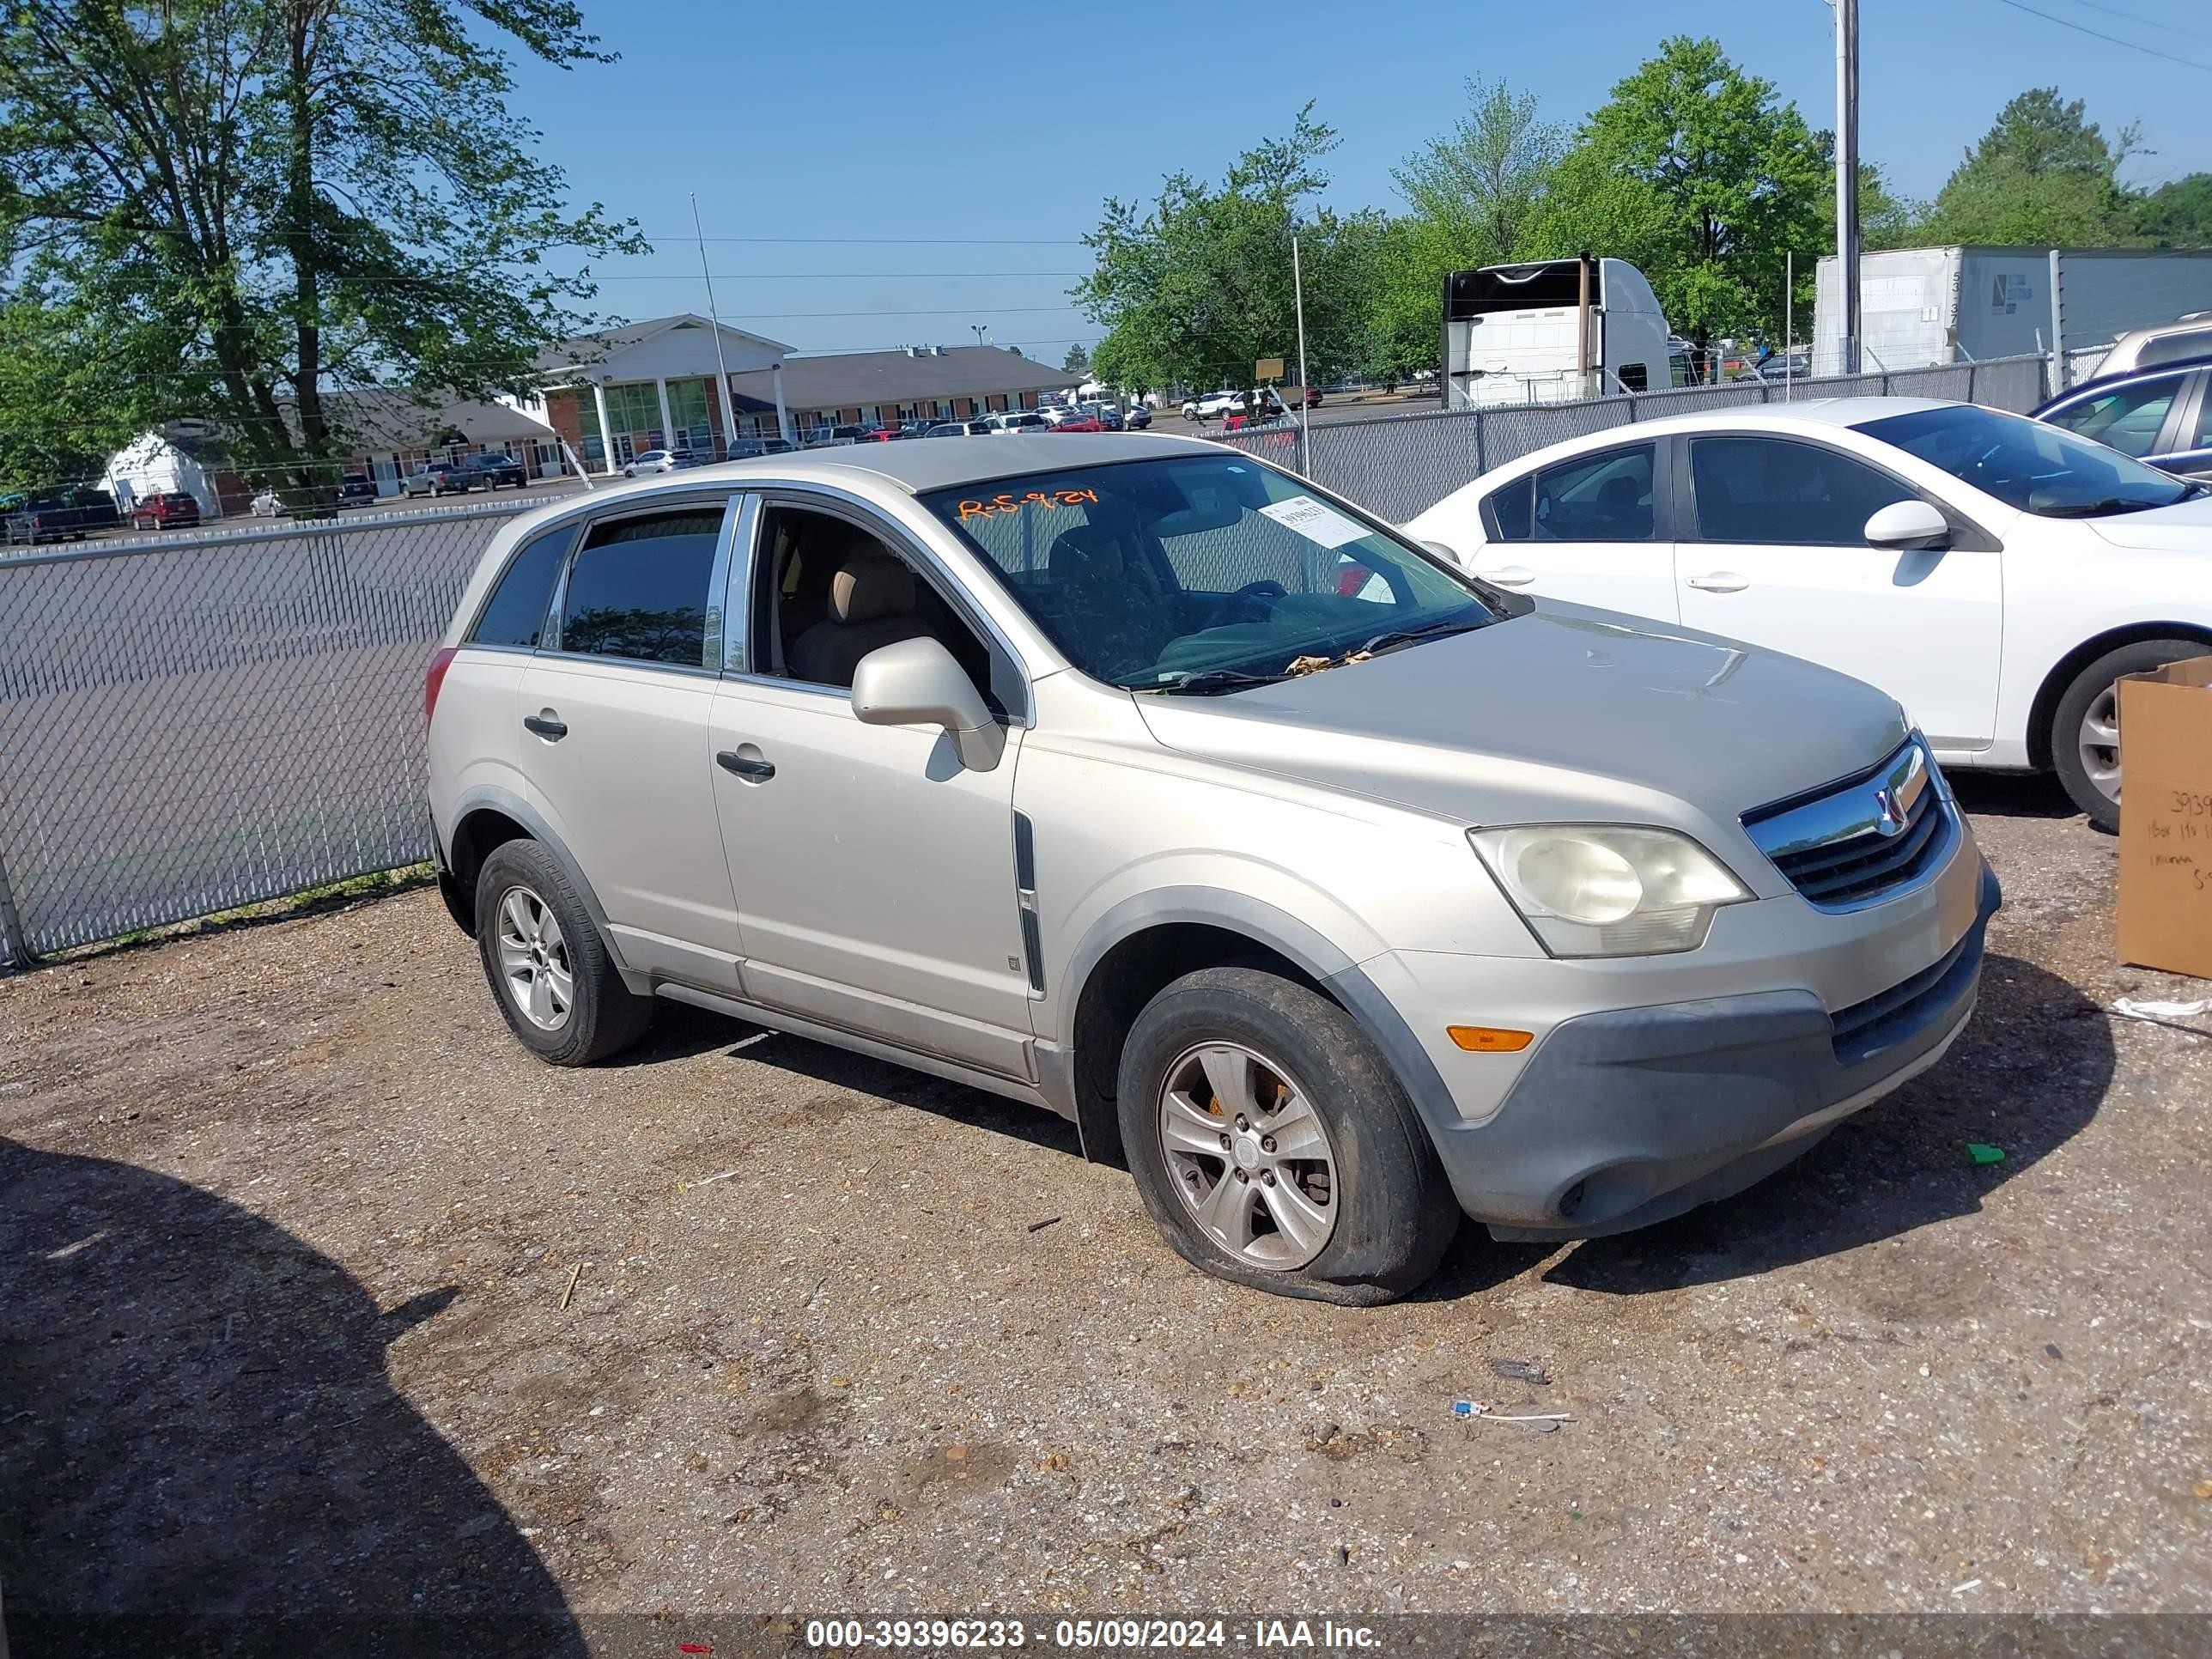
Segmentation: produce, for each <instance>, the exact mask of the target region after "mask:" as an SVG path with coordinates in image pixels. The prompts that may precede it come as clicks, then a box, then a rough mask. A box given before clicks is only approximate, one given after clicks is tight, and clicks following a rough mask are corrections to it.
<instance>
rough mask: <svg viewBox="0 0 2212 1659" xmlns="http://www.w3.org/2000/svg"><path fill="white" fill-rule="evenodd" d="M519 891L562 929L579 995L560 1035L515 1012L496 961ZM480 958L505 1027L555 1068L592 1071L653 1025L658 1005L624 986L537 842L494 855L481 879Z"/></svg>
mask: <svg viewBox="0 0 2212 1659" xmlns="http://www.w3.org/2000/svg"><path fill="white" fill-rule="evenodd" d="M517 888H527V889H529V890H530V891H531V892H532V893H534V894H536V895H538V897H539V898H540V899H542V900H543V901H544V905H545V908H547V909H548V910H550V911H551V912H552V914H553V916H554V918H555V920H556V921H558V922H559V924H560V928H561V936H562V941H563V943H564V945H566V947H567V951H568V967H569V977H570V981H571V983H572V984H573V986H574V994H573V997H572V1000H571V1002H570V1004H569V1009H568V1018H567V1020H566V1021H565V1023H563V1024H562V1026H561V1028H560V1029H559V1030H553V1031H549V1030H543V1029H541V1028H540V1027H538V1026H537V1025H535V1024H532V1022H531V1021H530V1019H529V1018H527V1017H526V1015H525V1014H524V1013H523V1012H522V1011H521V1010H520V1008H519V1007H517V1006H515V1002H514V999H513V993H512V992H511V991H510V990H509V988H508V987H507V980H506V977H505V975H502V974H501V971H500V966H499V958H498V949H499V946H498V939H499V917H500V906H501V903H502V902H504V901H505V899H506V898H507V895H508V894H509V893H510V892H513V890H515V889H517ZM477 958H478V960H479V961H481V962H482V963H483V970H484V978H485V980H486V981H489V984H490V986H491V994H492V997H493V999H494V1000H495V1001H496V1002H497V1003H498V1004H499V1012H500V1013H501V1015H502V1016H503V1017H504V1018H506V1020H507V1030H510V1031H512V1032H513V1033H514V1035H515V1038H516V1040H517V1041H518V1042H520V1043H521V1044H522V1046H523V1047H524V1048H527V1049H529V1050H530V1051H531V1053H532V1054H536V1055H537V1056H538V1059H540V1060H544V1061H546V1062H547V1063H548V1064H550V1065H554V1066H589V1065H592V1064H593V1063H594V1062H596V1061H599V1060H605V1059H606V1058H607V1057H608V1056H610V1055H611V1054H620V1053H621V1052H622V1051H623V1049H625V1048H629V1047H630V1046H631V1045H632V1044H633V1043H635V1042H636V1041H637V1040H638V1039H639V1038H640V1037H641V1036H644V1035H645V1032H646V1028H647V1026H649V1025H651V1024H652V1023H653V999H652V998H650V997H641V996H638V995H636V994H635V993H633V992H632V991H631V990H630V988H629V987H628V986H626V985H624V984H623V981H622V975H621V974H619V973H618V972H617V971H616V969H615V965H614V963H613V962H612V961H611V960H610V959H609V957H608V956H607V947H606V941H605V939H602V938H600V936H599V928H598V927H597V926H596V925H594V924H593V922H592V916H591V912H590V911H588V910H586V908H584V903H583V901H582V900H581V899H580V898H579V897H578V896H577V894H576V890H575V889H574V887H573V886H571V885H570V884H569V881H568V875H567V874H566V872H563V871H562V868H561V861H560V860H558V859H556V858H555V857H554V856H553V855H552V854H550V853H549V852H548V851H546V849H545V848H544V845H543V844H542V843H540V842H534V841H510V842H503V843H501V845H500V846H498V847H495V848H493V849H492V853H491V856H490V857H489V858H487V859H486V860H484V861H483V868H482V869H481V870H479V871H478V872H477Z"/></svg>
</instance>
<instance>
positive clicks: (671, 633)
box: [561, 507, 722, 668]
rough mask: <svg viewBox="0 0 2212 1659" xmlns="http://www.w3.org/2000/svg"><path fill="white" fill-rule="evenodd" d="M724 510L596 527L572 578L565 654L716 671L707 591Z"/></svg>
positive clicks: (564, 611) (564, 620) (564, 610)
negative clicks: (710, 646) (710, 643)
mask: <svg viewBox="0 0 2212 1659" xmlns="http://www.w3.org/2000/svg"><path fill="white" fill-rule="evenodd" d="M721 532H722V509H721V508H720V507H684V508H680V509H678V510H676V511H673V512H668V513H651V514H647V515H644V516H641V517H639V518H635V519H620V520H616V521H615V522H614V523H612V524H602V525H598V526H593V528H592V532H591V534H590V536H589V537H588V538H586V541H585V543H584V545H583V547H582V549H581V550H580V551H579V552H578V553H577V555H576V562H575V563H574V566H573V567H571V568H570V569H569V572H568V596H567V599H566V600H565V601H564V602H563V604H562V607H561V648H562V650H563V651H570V652H575V653H579V654H580V655H583V656H587V657H619V658H622V659H624V660H626V661H630V662H658V663H672V664H677V665H681V666H683V667H685V668H712V667H717V666H719V665H718V664H715V663H711V662H709V661H708V660H707V606H708V586H710V584H711V583H712V580H713V577H714V550H715V547H716V545H717V544H718V542H719V541H720V537H721Z"/></svg>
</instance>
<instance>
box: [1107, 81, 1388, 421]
mask: <svg viewBox="0 0 2212 1659" xmlns="http://www.w3.org/2000/svg"><path fill="white" fill-rule="evenodd" d="M1336 143H1337V138H1336V134H1335V132H1334V131H1333V130H1332V129H1330V128H1329V127H1328V126H1325V125H1322V124H1321V123H1320V122H1317V121H1316V120H1315V119H1314V118H1313V107H1312V106H1311V105H1308V106H1306V107H1305V108H1304V109H1302V110H1300V111H1299V112H1298V114H1297V119H1296V120H1295V121H1294V122H1293V123H1292V125H1291V132H1290V135H1289V136H1288V137H1283V138H1273V139H1267V140H1265V141H1263V142H1262V143H1260V144H1258V145H1256V146H1255V148H1253V149H1250V150H1248V151H1246V152H1245V153H1244V154H1243V155H1241V156H1239V157H1238V158H1237V161H1235V162H1234V163H1233V164H1232V165H1231V167H1230V168H1229V171H1228V173H1227V175H1226V176H1225V178H1224V179H1223V180H1222V182H1221V183H1220V184H1219V185H1211V184H1208V183H1206V182H1204V181H1202V180H1200V179H1196V178H1194V177H1193V176H1192V175H1191V174H1190V173H1182V172H1179V173H1171V174H1170V175H1169V176H1168V177H1167V178H1166V179H1164V180H1162V182H1161V185H1160V191H1159V194H1158V197H1156V198H1155V200H1154V201H1153V203H1152V206H1151V207H1150V208H1149V209H1147V208H1143V207H1140V206H1139V205H1138V204H1133V203H1129V202H1124V201H1121V200H1120V199H1118V198H1115V199H1109V201H1108V202H1107V203H1106V204H1105V207H1104V210H1103V213H1102V214H1101V216H1100V219H1099V222H1098V228H1097V229H1096V230H1094V231H1092V232H1091V234H1090V235H1088V236H1087V237H1085V239H1084V240H1085V244H1086V245H1087V246H1089V247H1090V248H1091V255H1092V259H1093V262H1094V264H1093V269H1092V270H1091V275H1090V276H1087V277H1085V279H1084V280H1083V281H1082V282H1080V283H1078V284H1076V286H1075V287H1074V288H1073V289H1070V290H1069V293H1070V295H1071V297H1072V298H1073V299H1074V301H1076V303H1077V304H1078V305H1079V306H1080V307H1082V309H1083V311H1084V312H1085V314H1086V315H1088V316H1089V317H1090V318H1091V320H1092V321H1094V322H1096V323H1097V324H1099V325H1102V326H1103V328H1104V329H1105V330H1106V335H1105V337H1104V338H1103V339H1102V340H1100V341H1099V343H1097V346H1096V347H1095V348H1093V349H1092V351H1091V369H1092V372H1093V373H1094V374H1097V377H1098V378H1099V379H1101V380H1109V381H1111V382H1113V383H1114V384H1115V385H1117V386H1172V385H1176V384H1178V383H1180V384H1182V385H1184V386H1194V387H1199V388H1201V389H1204V388H1210V387H1212V386H1225V385H1226V386H1243V385H1245V384H1248V383H1249V380H1250V379H1251V375H1252V366H1253V364H1254V363H1255V362H1256V361H1258V360H1259V359H1260V358H1261V357H1274V356H1285V357H1287V356H1291V354H1292V353H1294V352H1295V350H1296V349H1297V314H1296V308H1295V304H1294V300H1293V295H1292V285H1291V237H1292V236H1293V235H1294V234H1295V235H1296V236H1297V238H1298V239H1299V252H1300V254H1301V256H1302V259H1303V264H1304V279H1305V319H1306V348H1307V358H1308V362H1309V364H1310V368H1311V369H1312V371H1313V373H1314V374H1316V376H1317V377H1319V378H1324V379H1325V378H1328V377H1329V376H1331V375H1334V374H1336V373H1338V372H1339V371H1340V370H1341V369H1342V368H1346V367H1347V366H1348V365H1350V364H1351V363H1352V362H1353V361H1355V360H1356V359H1357V358H1358V356H1359V354H1360V352H1361V349H1362V348H1363V346H1364V343H1365V332H1364V331H1365V328H1366V324H1367V305H1366V295H1365V292H1364V287H1363V284H1364V283H1365V282H1366V281H1367V279H1368V277H1369V275H1370V272H1371V270H1372V269H1373V263H1374V261H1373V255H1374V249H1375V243H1376V239H1377V237H1378V235H1379V234H1380V231H1381V228H1382V225H1383V217H1382V216H1381V215H1379V214H1374V213H1363V214H1355V215H1351V216H1340V215H1337V214H1334V213H1332V212H1330V211H1328V210H1325V209H1323V210H1312V209H1311V208H1310V202H1311V199H1312V198H1313V197H1315V196H1316V195H1317V194H1318V193H1319V192H1320V191H1322V189H1323V188H1325V187H1326V186H1327V185H1328V177H1327V175H1326V174H1324V173H1322V172H1321V171H1320V170H1319V168H1318V167H1317V166H1316V163H1317V162H1318V161H1320V159H1321V158H1322V156H1324V155H1327V154H1328V152H1329V151H1330V150H1332V149H1335V147H1336Z"/></svg>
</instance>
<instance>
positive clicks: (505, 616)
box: [469, 524, 576, 651]
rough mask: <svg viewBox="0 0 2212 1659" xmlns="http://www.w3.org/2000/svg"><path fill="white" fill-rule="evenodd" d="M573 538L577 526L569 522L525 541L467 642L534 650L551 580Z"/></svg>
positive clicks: (549, 600) (542, 625)
mask: <svg viewBox="0 0 2212 1659" xmlns="http://www.w3.org/2000/svg"><path fill="white" fill-rule="evenodd" d="M575 539H576V526H574V525H572V524H568V525H562V526H561V527H560V528H559V529H558V530H549V531H547V532H545V533H544V535H542V536H539V537H538V538H536V539H534V540H532V541H528V542H526V543H524V544H523V547H522V550H521V551H520V553H517V554H516V555H515V556H513V558H512V559H510V560H509V561H507V569H506V570H505V571H504V572H503V573H502V574H501V576H500V579H499V584H498V586H495V587H494V588H493V589H492V591H491V598H490V599H489V600H488V601H486V602H485V605H484V608H483V615H482V616H480V617H477V625H476V628H475V629H473V630H472V631H471V633H470V635H469V643H470V644H471V645H511V646H519V647H521V648H522V649H523V650H525V651H535V650H536V649H537V648H538V639H539V636H540V635H543V634H544V630H545V612H546V609H547V607H548V606H550V605H551V604H552V602H553V579H554V578H555V577H556V576H557V575H559V574H561V561H562V560H563V559H565V558H567V557H568V549H569V548H570V547H571V546H572V545H573V544H574V542H575Z"/></svg>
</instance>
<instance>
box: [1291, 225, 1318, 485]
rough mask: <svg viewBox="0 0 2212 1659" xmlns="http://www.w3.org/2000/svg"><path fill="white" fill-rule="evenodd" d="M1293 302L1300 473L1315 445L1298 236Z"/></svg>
mask: <svg viewBox="0 0 2212 1659" xmlns="http://www.w3.org/2000/svg"><path fill="white" fill-rule="evenodd" d="M1291 302H1292V303H1293V304H1294V305H1296V306H1297V312H1298V471H1301V472H1304V471H1310V468H1311V467H1312V465H1313V463H1312V459H1311V458H1310V455H1309V454H1308V453H1307V452H1308V451H1309V450H1310V448H1311V447H1312V445H1313V416H1310V415H1309V414H1308V413H1307V412H1306V405H1307V404H1310V402H1311V401H1312V400H1313V393H1312V390H1311V388H1310V386H1308V385H1307V384H1306V280H1305V273H1304V271H1303V270H1300V269H1299V266H1298V239H1297V237H1296V236H1295V235H1293V236H1292V237H1291Z"/></svg>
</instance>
